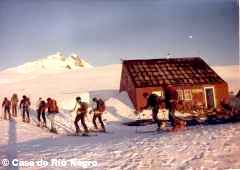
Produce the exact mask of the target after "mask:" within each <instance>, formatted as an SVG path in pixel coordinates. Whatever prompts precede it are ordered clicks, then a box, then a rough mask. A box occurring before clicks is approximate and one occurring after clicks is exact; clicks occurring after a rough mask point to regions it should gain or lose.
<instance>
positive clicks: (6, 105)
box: [2, 97, 11, 120]
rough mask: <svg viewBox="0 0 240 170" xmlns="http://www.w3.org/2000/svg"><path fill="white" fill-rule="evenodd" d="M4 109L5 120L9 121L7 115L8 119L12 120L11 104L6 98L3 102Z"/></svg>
mask: <svg viewBox="0 0 240 170" xmlns="http://www.w3.org/2000/svg"><path fill="white" fill-rule="evenodd" d="M2 107H3V110H4V120H7V114H8V119H9V120H11V113H10V108H11V102H10V100H8V99H7V98H6V97H5V98H4V100H3V103H2Z"/></svg>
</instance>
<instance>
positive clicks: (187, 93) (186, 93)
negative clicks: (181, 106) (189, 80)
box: [184, 89, 192, 100]
mask: <svg viewBox="0 0 240 170" xmlns="http://www.w3.org/2000/svg"><path fill="white" fill-rule="evenodd" d="M184 100H192V91H191V89H185V90H184Z"/></svg>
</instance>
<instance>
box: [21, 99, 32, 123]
mask: <svg viewBox="0 0 240 170" xmlns="http://www.w3.org/2000/svg"><path fill="white" fill-rule="evenodd" d="M30 105H31V103H30V99H29V98H28V97H27V96H25V95H24V96H23V98H22V100H21V102H20V109H22V121H23V122H27V123H29V122H30V116H29V107H30ZM25 114H27V119H25Z"/></svg>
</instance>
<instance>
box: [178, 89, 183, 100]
mask: <svg viewBox="0 0 240 170" xmlns="http://www.w3.org/2000/svg"><path fill="white" fill-rule="evenodd" d="M177 93H178V100H184V98H183V90H180V89H179V90H177Z"/></svg>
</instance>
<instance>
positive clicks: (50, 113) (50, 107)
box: [47, 98, 59, 133]
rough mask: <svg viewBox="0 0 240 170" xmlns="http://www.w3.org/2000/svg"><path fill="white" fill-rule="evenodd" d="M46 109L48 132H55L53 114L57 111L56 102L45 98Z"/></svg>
mask: <svg viewBox="0 0 240 170" xmlns="http://www.w3.org/2000/svg"><path fill="white" fill-rule="evenodd" d="M47 110H48V118H49V120H50V123H51V128H50V132H53V133H57V129H56V127H55V116H56V114H57V113H59V109H58V106H57V102H56V100H54V99H51V98H48V99H47Z"/></svg>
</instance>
